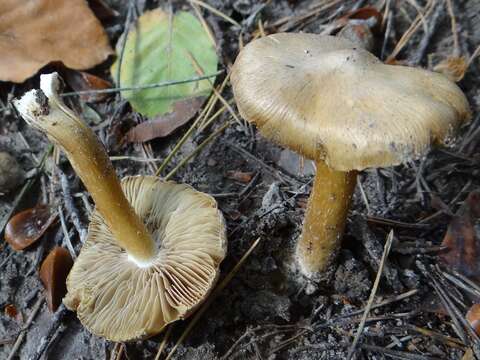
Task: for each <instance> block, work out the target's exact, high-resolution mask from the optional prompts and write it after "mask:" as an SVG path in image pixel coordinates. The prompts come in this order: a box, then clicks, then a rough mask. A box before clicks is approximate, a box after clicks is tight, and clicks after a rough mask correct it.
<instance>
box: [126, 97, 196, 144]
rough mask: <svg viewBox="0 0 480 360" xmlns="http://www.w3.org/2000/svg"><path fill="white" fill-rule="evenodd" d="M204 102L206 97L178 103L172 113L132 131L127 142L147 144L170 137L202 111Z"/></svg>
mask: <svg viewBox="0 0 480 360" xmlns="http://www.w3.org/2000/svg"><path fill="white" fill-rule="evenodd" d="M204 101H205V98H204V97H195V98H191V99H186V100H181V101H177V102H176V103H175V104H174V106H173V111H172V112H171V113H168V114H165V115H160V116H157V117H156V118H155V119H153V120H149V121H145V122H143V123H141V124H139V125H137V126H135V127H133V128H132V129H130V130H129V131H128V132H127V134H126V135H125V141H127V142H145V141H149V140H152V139H155V138H162V137H165V136H167V135H170V134H171V133H172V132H173V131H175V130H176V129H178V128H179V127H180V126H182V125H184V124H186V123H187V122H188V120H190V119H191V118H192V117H193V115H195V114H196V112H197V111H198V109H200V107H201V106H202V104H203V102H204Z"/></svg>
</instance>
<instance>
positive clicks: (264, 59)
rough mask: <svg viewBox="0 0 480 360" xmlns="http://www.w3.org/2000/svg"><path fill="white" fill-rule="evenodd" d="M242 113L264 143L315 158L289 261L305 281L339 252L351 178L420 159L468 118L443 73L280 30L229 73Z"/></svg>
mask: <svg viewBox="0 0 480 360" xmlns="http://www.w3.org/2000/svg"><path fill="white" fill-rule="evenodd" d="M231 80H232V86H233V93H234V96H235V100H236V103H237V106H238V109H239V111H240V114H241V115H242V116H243V118H245V119H246V120H248V121H249V122H251V123H254V124H256V125H257V127H258V128H259V129H260V132H261V133H262V134H263V135H264V136H265V137H267V138H269V139H270V140H272V141H274V142H276V143H278V144H280V145H283V146H285V147H288V148H290V149H292V150H294V151H297V152H298V153H299V154H301V155H303V156H305V157H308V158H310V159H313V160H315V161H316V167H317V170H316V171H317V173H316V177H315V180H314V184H313V190H312V194H311V195H310V199H309V202H308V207H307V210H306V214H305V220H304V224H303V232H302V235H301V238H300V240H299V242H298V244H297V249H296V257H297V259H298V262H299V265H300V268H301V270H302V272H303V273H304V274H305V275H308V276H313V275H314V274H320V273H321V272H324V271H325V270H326V269H327V268H328V265H329V264H330V263H331V260H332V259H333V258H334V255H335V253H336V252H337V251H338V247H339V242H340V240H341V237H342V234H343V231H344V227H345V222H346V217H347V213H348V208H349V206H350V202H351V198H352V193H353V191H354V189H355V184H356V177H357V172H358V171H361V170H363V169H365V168H372V167H382V166H393V165H398V164H401V163H404V162H406V161H408V160H410V159H417V158H419V157H420V156H422V155H423V154H425V152H426V151H427V150H428V149H429V147H430V145H432V144H437V143H440V144H441V143H444V142H445V141H446V140H447V139H448V138H449V136H450V135H451V134H452V132H453V130H454V129H455V128H457V127H459V126H460V125H461V124H463V123H464V122H465V121H466V120H467V119H469V117H470V111H469V105H468V102H467V100H466V98H465V96H464V94H463V93H462V91H461V90H460V89H459V88H458V87H457V86H456V85H455V84H454V83H453V82H451V81H450V80H448V79H447V78H446V77H444V76H443V75H441V74H438V73H434V72H430V71H427V70H423V69H418V68H411V67H406V66H392V65H385V64H383V63H382V62H381V61H380V60H379V59H377V58H376V57H375V56H374V55H372V54H371V53H369V52H368V51H366V50H364V49H362V48H359V47H358V45H356V44H354V43H353V42H351V41H349V40H347V39H344V38H338V37H332V36H321V35H315V34H304V33H299V34H294V33H279V34H274V35H270V36H267V37H264V38H260V39H258V40H255V41H253V42H251V43H249V44H248V45H247V46H245V48H244V49H243V50H242V51H241V52H240V54H239V55H238V57H237V59H236V61H235V64H234V66H233V68H232V75H231Z"/></svg>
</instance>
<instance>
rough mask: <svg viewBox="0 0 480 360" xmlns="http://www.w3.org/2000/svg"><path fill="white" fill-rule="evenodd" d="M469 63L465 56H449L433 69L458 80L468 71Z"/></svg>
mask: <svg viewBox="0 0 480 360" xmlns="http://www.w3.org/2000/svg"><path fill="white" fill-rule="evenodd" d="M467 68H468V64H467V60H466V59H465V57H463V56H461V57H456V56H453V57H449V58H447V59H445V60H443V61H442V62H440V63H439V64H437V65H436V66H435V67H434V68H433V70H435V71H437V72H440V73H442V74H443V75H445V76H446V77H447V78H449V79H450V80H452V81H455V82H458V81H460V80H462V79H463V77H464V76H465V72H466V71H467Z"/></svg>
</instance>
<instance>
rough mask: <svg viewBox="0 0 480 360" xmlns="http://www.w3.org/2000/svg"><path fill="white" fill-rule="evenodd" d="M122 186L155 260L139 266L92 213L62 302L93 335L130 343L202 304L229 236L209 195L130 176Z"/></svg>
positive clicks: (160, 181)
mask: <svg viewBox="0 0 480 360" xmlns="http://www.w3.org/2000/svg"><path fill="white" fill-rule="evenodd" d="M121 184H122V189H123V191H124V192H125V195H126V197H127V199H128V200H129V202H130V203H131V204H132V206H133V208H134V209H135V212H136V213H137V214H138V216H139V217H140V218H141V219H142V220H143V221H144V223H145V226H146V228H147V230H148V231H149V232H150V233H151V234H152V237H153V238H154V240H155V242H156V244H157V246H158V252H157V255H156V257H155V258H154V259H153V260H152V262H151V264H148V265H146V266H144V267H139V266H138V265H137V264H136V263H134V262H133V261H131V260H129V258H128V254H127V253H126V252H125V250H124V249H122V248H121V247H120V246H119V245H118V244H117V243H116V241H115V239H114V238H113V236H112V234H111V232H110V230H109V228H108V226H107V225H106V223H105V222H104V220H103V218H102V216H101V215H100V214H99V212H98V211H94V213H93V214H92V217H91V222H90V226H89V232H88V237H87V240H86V242H85V244H84V246H83V248H82V251H81V253H80V255H79V257H78V258H77V260H76V261H75V264H74V266H73V268H72V270H71V272H70V274H69V276H68V279H67V290H68V293H67V295H66V297H65V298H64V300H63V302H64V303H65V305H66V306H67V307H68V308H69V309H71V310H75V311H76V312H77V316H78V318H79V319H80V321H81V322H82V324H83V325H84V326H85V327H86V328H87V329H89V331H91V332H92V333H94V334H95V335H98V336H103V337H105V338H107V339H109V340H113V341H131V340H137V339H143V338H146V337H149V336H153V335H155V334H157V333H159V332H160V331H161V330H162V329H163V328H164V327H165V325H167V324H168V323H170V322H172V321H175V320H178V319H182V318H185V317H186V316H188V315H189V314H190V313H191V312H192V310H194V309H195V307H196V306H197V305H199V304H200V303H201V302H202V301H203V300H204V299H205V298H206V296H207V295H208V293H209V292H210V290H211V289H212V287H213V285H214V283H215V281H216V279H217V275H218V271H219V269H218V267H219V264H220V262H221V261H222V260H223V258H224V257H225V253H226V235H225V224H224V220H223V217H222V215H221V213H220V211H219V210H218V209H217V205H216V202H215V200H214V199H213V198H212V197H210V196H209V195H207V194H204V193H201V192H198V191H196V190H194V189H193V188H191V187H190V186H188V185H183V184H176V183H174V182H164V181H162V180H160V179H159V178H157V177H153V176H137V177H127V178H124V179H123V180H122V182H121Z"/></svg>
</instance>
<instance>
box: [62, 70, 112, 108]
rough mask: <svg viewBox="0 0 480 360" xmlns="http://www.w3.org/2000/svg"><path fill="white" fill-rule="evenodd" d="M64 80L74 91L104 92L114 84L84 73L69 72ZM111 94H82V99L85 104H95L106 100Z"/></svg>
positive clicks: (66, 71)
mask: <svg viewBox="0 0 480 360" xmlns="http://www.w3.org/2000/svg"><path fill="white" fill-rule="evenodd" d="M63 73H64V79H65V81H66V82H67V83H68V85H70V87H71V88H72V89H73V90H74V91H88V90H104V89H109V88H111V87H112V84H111V83H110V82H109V81H107V80H104V79H102V78H100V77H98V76H95V75H92V74H89V73H87V72H84V71H77V70H69V69H66V70H65V71H64V72H63ZM108 95H109V94H101V93H96V94H95V93H94V94H81V95H80V98H81V99H82V100H83V101H85V102H95V101H101V100H103V99H105V98H106V97H107V96H108Z"/></svg>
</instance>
